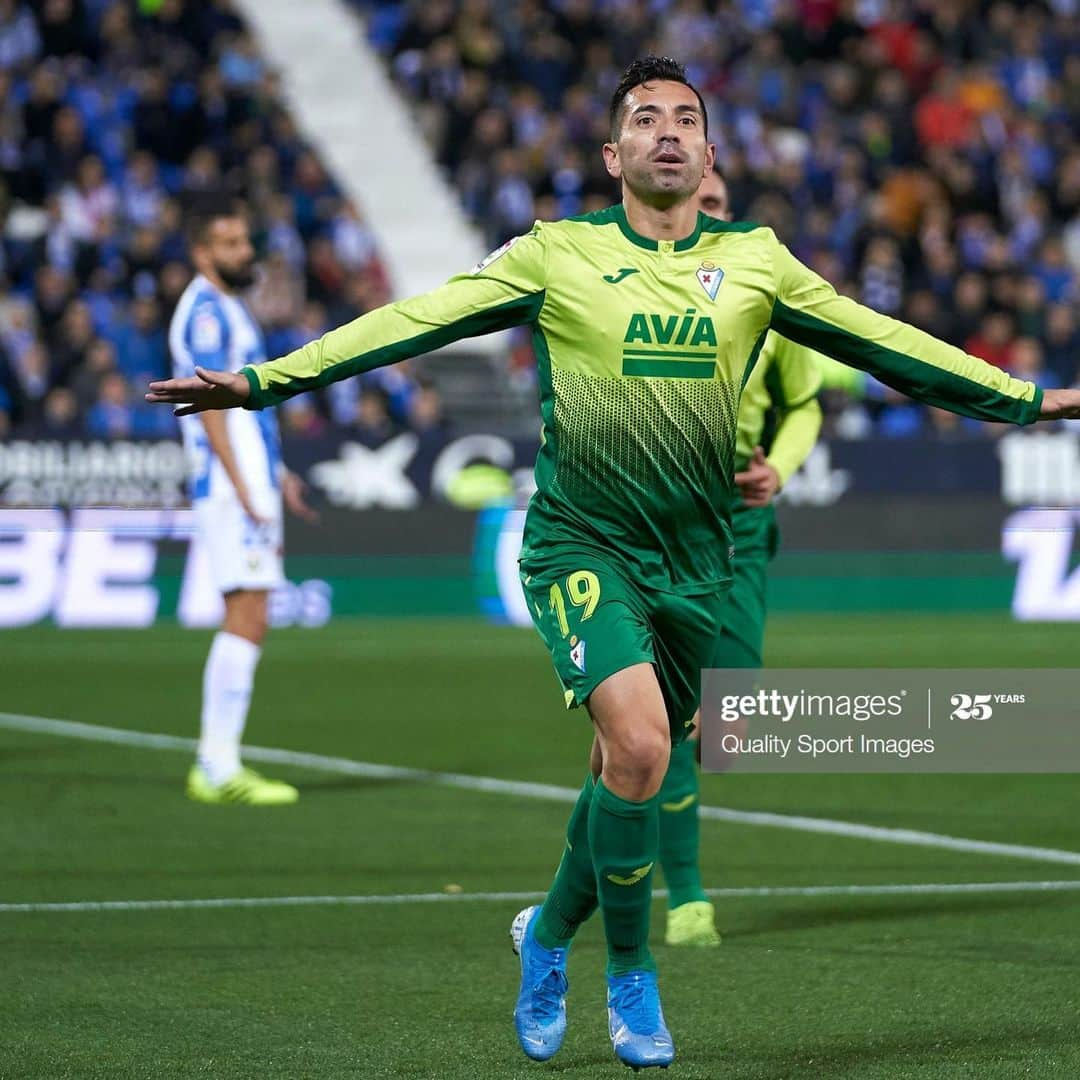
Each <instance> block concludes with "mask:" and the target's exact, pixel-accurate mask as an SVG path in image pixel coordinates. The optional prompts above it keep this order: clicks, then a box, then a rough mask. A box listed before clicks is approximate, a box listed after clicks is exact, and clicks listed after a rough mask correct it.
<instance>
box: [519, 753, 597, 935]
mask: <svg viewBox="0 0 1080 1080" xmlns="http://www.w3.org/2000/svg"><path fill="white" fill-rule="evenodd" d="M595 785H596V781H595V780H593V777H592V773H590V774H589V775H588V776H587V777H586V778H585V785H584V787H582V789H581V794H580V795H579V796H578V801H577V804H576V805H575V806H574V810H573V813H571V815H570V824H569V825H568V826H567V828H566V847H565V848H564V849H563V855H562V860H561V861H560V862H559V869H558V870H557V871H556V872H555V881H554V883H553V884H552V886H551V888H550V889H549V890H548V894H547V898H546V899H545V900H544V906H543V907H542V908H541V909H540V917H539V918H538V919H537V920H536V929H535V931H534V933H535V934H536V940H537V941H538V942H540V944H541V945H543V946H544V948H545V949H565V948H566V947H567V946H568V945H569V944H570V939H571V938H572V937H573V936H574V933H575V931H576V930H577V928H578V927H579V926H580V925H581V924H582V923H583V922H584V921H585V920H586V919H587V918H588V917H589V916H590V915H591V914H592V913H593V912H594V911H595V910H596V871H595V870H593V860H592V853H591V852H590V850H589V806H590V805H591V803H592V800H593V788H594V787H595Z"/></svg>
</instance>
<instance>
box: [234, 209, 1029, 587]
mask: <svg viewBox="0 0 1080 1080" xmlns="http://www.w3.org/2000/svg"><path fill="white" fill-rule="evenodd" d="M521 324H529V325H531V327H532V333H533V343H534V347H535V352H536V357H537V364H538V368H539V385H540V411H541V415H542V421H543V430H542V442H541V447H540V452H539V454H538V456H537V462H536V485H537V492H536V495H535V496H534V498H533V500H532V502H531V504H530V507H529V514H528V518H527V523H526V531H525V541H524V546H523V549H522V557H523V561H527V560H528V559H529V557H530V555H531V554H539V553H542V552H543V551H544V550H545V549H546V548H548V547H550V546H552V545H556V544H559V545H562V544H571V545H577V546H579V547H582V548H586V549H595V550H596V551H597V553H598V554H602V555H604V556H606V557H608V558H613V559H616V560H618V561H619V562H620V563H621V565H623V566H624V567H625V568H626V570H627V571H628V572H629V573H631V574H632V575H633V576H634V578H635V580H636V581H637V582H638V583H639V584H641V585H642V586H644V587H647V588H655V589H661V590H666V591H673V592H678V593H682V594H695V593H704V592H709V591H712V590H714V589H717V588H720V587H723V585H724V584H725V583H726V582H727V581H728V580H729V578H730V535H731V530H730V521H729V505H730V502H731V495H732V473H733V466H734V459H735V444H736V432H737V416H738V409H739V399H740V395H741V392H742V388H743V385H744V383H745V382H746V379H747V377H748V375H749V373H750V371H751V369H752V367H753V365H754V362H755V361H756V360H757V358H758V354H759V353H760V351H761V349H762V346H763V344H764V342H765V338H766V335H767V333H768V331H769V329H770V328H772V329H775V330H776V331H777V332H778V333H780V334H781V335H783V336H784V337H785V338H788V339H790V340H791V341H794V342H796V343H798V344H801V345H805V346H807V347H808V348H811V349H816V350H819V351H821V352H823V353H825V354H827V355H830V356H833V357H835V358H836V359H838V360H842V361H843V362H844V363H847V364H851V365H853V366H855V367H859V368H862V369H864V370H866V371H869V372H871V373H872V374H874V375H875V376H876V377H877V378H879V379H880V380H881V381H882V382H885V383H888V384H889V385H891V386H893V387H895V388H896V389H898V390H901V391H902V392H904V393H906V394H908V395H910V396H911V397H914V398H918V399H919V400H922V401H926V402H928V403H930V404H933V405H940V406H942V407H944V408H947V409H952V410H953V411H955V412H960V413H964V414H965V415H968V416H974V417H978V418H980V419H986V420H1003V421H1010V422H1013V423H1020V424H1023V423H1029V422H1031V421H1033V420H1035V419H1036V417H1037V416H1038V413H1039V406H1040V402H1041V392H1040V391H1039V390H1038V389H1037V388H1036V387H1035V386H1034V385H1033V384H1032V383H1029V382H1022V381H1020V380H1017V379H1013V378H1011V377H1009V376H1008V375H1006V374H1005V373H1004V372H1002V371H1001V370H999V369H998V368H995V367H992V366H991V365H989V364H987V363H984V362H983V361H982V360H979V359H977V358H976V357H973V356H969V355H967V354H966V353H964V352H962V351H961V350H959V349H956V348H954V347H952V346H950V345H946V344H944V343H943V342H941V341H938V340H937V339H935V338H933V337H931V336H929V335H928V334H925V333H923V332H922V331H920V330H916V329H914V328H913V327H910V326H907V325H905V324H904V323H900V322H897V321H896V320H894V319H891V318H888V317H886V316H884V315H880V314H878V313H876V312H874V311H872V310H870V309H868V308H865V307H862V306H860V305H859V304H857V303H855V302H854V301H852V300H850V299H848V298H846V297H842V296H839V295H837V293H836V291H835V290H834V289H833V288H832V286H831V285H829V284H828V282H826V281H825V280H824V279H822V278H821V277H819V276H818V275H817V274H815V273H813V272H812V271H811V270H809V269H807V267H805V266H803V265H802V264H801V263H800V262H799V261H798V260H797V259H795V258H794V256H792V255H791V253H790V252H789V251H788V250H787V249H786V248H785V247H784V246H783V245H781V244H780V243H779V242H778V240H777V239H776V236H775V235H774V233H773V232H772V230H771V229H767V228H762V227H759V226H757V225H754V224H752V223H746V222H724V221H717V220H714V219H712V218H709V217H707V216H705V215H704V214H699V215H698V217H697V223H696V225H695V228H694V230H693V232H692V233H691V234H690V235H689V236H687V237H685V238H684V239H682V240H679V241H670V240H663V241H657V240H651V239H648V238H647V237H644V236H641V235H640V234H638V233H636V232H635V231H634V230H633V229H632V228H631V227H630V224H629V223H628V221H627V218H626V213H625V211H624V209H623V207H622V206H613V207H609V208H608V209H606V210H600V211H596V212H594V213H591V214H585V215H583V216H581V217H578V218H571V219H568V220H565V221H559V222H554V223H540V222H538V223H537V224H536V225H535V226H534V228H533V230H532V231H531V232H530V233H528V234H527V235H525V236H521V237H517V238H516V239H514V240H511V241H510V242H509V243H507V244H505V245H504V246H503V247H502V248H500V249H499V250H498V251H496V252H493V253H492V254H491V255H490V256H489V257H488V258H486V259H484V260H483V262H481V263H480V264H479V265H478V266H477V267H475V268H474V269H473V270H472V271H471V272H470V273H465V274H459V275H457V276H455V277H453V278H451V279H450V280H449V281H448V282H447V283H446V284H445V285H442V286H440V287H439V288H438V289H435V290H433V291H432V292H429V293H426V294H424V295H422V296H417V297H413V298H412V299H408V300H401V301H398V302H396V303H393V304H388V305H386V306H385V307H382V308H379V309H377V310H375V311H372V312H369V313H368V314H366V315H363V316H361V317H360V318H359V319H356V320H354V321H353V322H351V323H348V324H346V325H345V326H342V327H339V328H338V329H336V330H332V331H330V332H329V333H327V334H325V335H323V337H321V338H319V339H318V340H316V341H313V342H311V343H310V344H308V345H305V346H304V347H303V348H301V349H298V350H296V351H295V352H292V353H289V354H288V355H287V356H284V357H281V358H280V359H278V360H273V361H270V362H269V363H266V364H261V365H259V366H257V367H249V368H245V369H244V374H245V375H246V377H247V379H248V383H249V386H250V390H251V395H250V398H249V401H248V407H250V408H262V407H264V406H267V405H276V404H278V403H280V402H281V401H284V400H285V399H286V398H288V397H291V396H292V395H294V394H298V393H301V392H303V391H305V390H311V389H314V388H316V387H320V386H325V385H326V384H328V383H331V382H334V381H335V380H338V379H344V378H347V377H349V376H351V375H356V374H358V373H360V372H363V371H368V370H370V369H372V368H375V367H378V366H380V365H382V364H390V363H394V362H395V361H398V360H402V359H405V358H406V357H410V356H416V355H418V354H420V353H425V352H429V351H431V350H433V349H436V348H439V347H441V346H444V345H447V344H449V343H450V342H453V341H456V340H458V339H460V338H464V337H468V336H474V335H478V334H485V333H490V332H491V331H494V330H500V329H504V328H507V327H510V326H515V325H521Z"/></svg>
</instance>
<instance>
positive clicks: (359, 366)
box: [146, 225, 547, 416]
mask: <svg viewBox="0 0 1080 1080" xmlns="http://www.w3.org/2000/svg"><path fill="white" fill-rule="evenodd" d="M546 277H547V243H546V238H545V237H544V235H543V230H542V227H541V226H539V225H537V226H536V227H535V228H534V229H533V231H532V232H531V233H529V235H528V236H522V237H517V238H516V239H515V240H514V241H511V242H510V243H509V244H506V245H504V246H503V247H502V248H500V249H499V251H497V252H494V253H493V254H492V255H490V256H488V258H487V259H485V260H484V261H483V262H482V263H480V265H479V266H477V267H476V268H475V269H474V270H472V271H471V272H470V273H467V274H458V275H457V276H456V277H453V278H451V279H450V280H449V281H448V282H447V283H446V284H445V285H442V286H440V287H439V288H438V289H434V290H433V291H432V292H429V293H425V294H424V295H423V296H415V297H413V298H412V299H409V300H400V301H398V302H396V303H393V304H386V305H385V306H383V307H381V308H377V309H376V310H375V311H369V312H368V313H367V314H366V315H361V316H360V318H359V319H354V320H353V321H352V322H350V323H346V324H345V325H344V326H339V327H338V328H337V329H336V330H331V331H329V333H326V334H324V335H323V336H322V337H321V338H318V339H317V340H315V341H311V342H309V343H308V344H307V345H305V346H304V347H303V348H301V349H297V350H295V352H291V353H289V354H288V355H287V356H283V357H281V358H280V359H277V360H271V361H269V362H268V363H265V364H258V365H255V366H249V367H245V368H242V369H241V370H240V371H239V372H232V373H228V372H217V371H206V370H204V369H202V368H196V374H195V376H194V377H192V378H186V379H166V380H163V381H161V382H154V383H151V384H150V392H149V393H148V394H147V395H146V400H147V401H152V402H164V403H168V404H173V405H180V406H181V408H179V409H177V410H176V412H177V415H178V416H186V415H188V414H189V413H196V412H204V411H206V410H208V409H232V408H236V407H237V406H243V407H244V408H246V409H262V408H265V407H266V406H267V405H280V404H281V402H283V401H285V400H287V399H288V398H290V397H293V396H294V395H296V394H302V393H303V392H304V391H305V390H315V389H317V388H319V387H321V386H326V385H327V384H329V383H332V382H337V381H338V380H339V379H347V378H349V377H350V376H352V375H358V374H360V373H362V372H365V371H371V370H372V368H377V367H382V366H383V365H385V364H393V363H396V362H397V361H399V360H405V359H407V358H408V357H410V356H418V355H420V354H421V353H426V352H431V351H433V350H434V349H439V348H442V346H444V345H449V344H450V343H451V342H453V341H457V340H459V339H461V338H464V337H477V336H479V335H481V334H490V333H492V332H493V331H495V330H504V329H506V328H507V327H510V326H517V325H519V324H521V323H527V322H532V321H534V320H535V319H536V318H537V317H538V316H539V314H540V309H541V308H542V307H543V303H544V286H545V281H546Z"/></svg>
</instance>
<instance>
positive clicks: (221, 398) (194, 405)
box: [146, 367, 251, 416]
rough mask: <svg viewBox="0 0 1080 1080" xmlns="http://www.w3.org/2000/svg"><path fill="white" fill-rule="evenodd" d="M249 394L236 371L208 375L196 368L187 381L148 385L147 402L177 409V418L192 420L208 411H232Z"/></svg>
mask: <svg viewBox="0 0 1080 1080" xmlns="http://www.w3.org/2000/svg"><path fill="white" fill-rule="evenodd" d="M250 393H251V388H250V387H249V386H248V381H247V378H246V377H245V376H244V375H242V374H241V373H240V372H239V371H211V370H209V369H208V368H201V367H197V368H196V369H195V376H194V377H193V378H187V379H162V380H160V381H159V382H152V383H151V384H150V392H149V393H148V394H147V395H146V400H147V401H150V402H153V403H154V404H166V405H179V406H181V407H180V408H179V409H176V410H174V413H175V415H176V416H191V415H192V414H193V413H201V412H207V411H208V410H210V409H235V408H237V407H238V406H240V405H243V404H244V402H245V401H247V399H248V395H249V394H250Z"/></svg>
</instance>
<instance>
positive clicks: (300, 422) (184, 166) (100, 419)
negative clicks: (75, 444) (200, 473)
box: [0, 0, 1080, 439]
mask: <svg viewBox="0 0 1080 1080" xmlns="http://www.w3.org/2000/svg"><path fill="white" fill-rule="evenodd" d="M353 2H354V4H356V5H357V7H358V8H359V9H360V10H361V11H362V12H363V14H364V15H365V17H366V19H367V26H368V32H369V36H370V38H371V40H372V42H373V43H374V44H375V46H376V47H377V48H378V49H379V50H381V51H382V52H383V53H384V54H385V56H386V60H387V63H388V65H389V69H390V71H391V72H392V75H393V77H394V79H395V80H396V82H397V84H398V85H399V86H400V87H401V88H402V90H403V91H404V92H405V93H406V94H407V95H409V96H410V98H411V99H412V100H413V102H414V104H415V108H416V113H417V116H418V118H419V120H420V123H421V125H422V127H423V128H424V130H425V132H426V133H427V135H428V137H429V138H430V140H431V142H432V144H433V147H434V149H435V153H436V155H437V158H438V160H439V162H440V164H441V165H442V167H443V168H444V169H445V170H446V172H447V174H448V175H449V176H450V178H451V179H452V181H453V183H454V184H455V185H456V187H457V189H458V191H459V192H460V195H461V198H462V200H463V203H464V205H465V206H466V208H467V209H468V211H469V213H470V214H471V215H472V217H473V218H474V219H475V220H476V221H477V222H479V223H481V224H482V225H483V227H484V228H485V230H486V231H487V233H488V236H489V239H490V242H491V245H492V247H494V246H496V245H497V244H499V243H501V242H502V241H503V240H504V239H506V238H507V237H508V236H511V235H514V234H515V233H519V232H522V231H525V230H527V229H528V228H529V226H530V225H531V223H532V221H533V220H534V218H537V217H539V218H543V219H554V218H559V217H564V216H568V215H572V214H576V213H580V212H582V211H586V210H589V209H593V208H597V207H600V206H604V205H607V204H608V203H610V202H612V201H613V200H614V199H615V198H616V197H617V193H616V192H615V190H614V188H613V186H612V184H611V182H610V180H609V178H608V177H607V176H606V174H605V173H604V171H603V167H602V163H601V159H600V155H599V154H598V153H597V146H598V144H599V143H600V142H602V141H604V139H605V138H606V135H607V100H608V96H609V94H610V90H611V87H612V86H613V85H614V84H615V82H616V81H617V78H618V74H619V72H620V70H621V69H622V67H623V66H624V65H625V64H626V63H627V62H628V61H629V60H630V59H632V58H633V57H635V56H637V55H639V54H641V53H644V52H648V51H657V52H661V53H669V54H671V55H674V56H677V57H679V58H680V59H682V60H684V61H685V62H686V63H687V65H688V68H689V74H690V77H691V78H692V79H693V80H694V82H695V83H696V84H697V85H699V86H700V87H701V88H702V90H703V93H704V94H705V97H706V101H707V103H708V106H709V112H710V124H711V127H710V136H711V138H712V139H714V140H715V141H716V143H717V145H718V148H719V156H718V158H719V163H720V165H721V167H722V170H723V172H724V175H725V177H726V179H727V182H728V186H729V189H730V193H731V200H732V205H733V210H734V212H735V215H736V216H737V217H741V218H748V219H752V220H756V221H760V222H762V223H764V224H768V225H771V226H772V227H774V228H775V229H776V230H777V232H778V234H779V235H780V236H781V238H782V239H784V240H785V241H786V242H787V243H788V244H789V245H790V246H791V247H792V249H793V250H794V251H795V253H796V254H797V255H798V256H799V257H800V258H801V259H803V260H804V261H805V262H807V263H808V264H809V265H811V266H813V267H814V268H815V269H817V270H818V271H819V272H821V273H822V274H823V275H824V276H826V277H827V278H829V279H830V280H831V281H833V282H834V283H836V284H837V286H838V288H840V290H841V291H843V292H846V293H848V294H850V295H852V296H854V297H856V298H858V299H860V300H862V301H863V302H865V303H867V304H869V305H870V306H872V307H874V308H876V309H878V310H880V311H883V312H886V313H889V314H895V315H896V316H898V317H900V318H903V319H906V320H908V321H910V322H912V323H914V324H916V325H918V326H921V327H924V328H925V329H927V330H929V331H931V332H932V333H935V334H937V335H938V336H940V337H943V338H945V339H946V340H948V341H951V342H953V343H954V344H956V345H959V346H961V347H963V348H965V349H967V350H968V351H970V352H973V353H975V354H976V355H978V356H981V357H983V358H985V359H987V360H989V361H990V362H991V363H994V364H997V365H999V366H1001V367H1003V368H1007V369H1008V370H1010V371H1012V372H1014V373H1016V374H1018V375H1022V376H1023V377H1025V378H1030V379H1034V380H1035V381H1037V382H1040V383H1047V384H1050V383H1053V384H1060V385H1071V384H1072V383H1074V382H1075V381H1076V380H1077V355H1078V347H1080V324H1078V319H1077V315H1076V303H1077V300H1078V299H1080V138H1078V136H1077V132H1078V130H1080V17H1078V3H1077V0H1049V2H1047V3H1038V2H1024V3H1019V2H1017V3H1011V2H1008V0H993V2H982V0H955V2H953V3H949V4H941V3H936V2H934V0H728V2H706V0H648V2H645V0H640V2H639V0H549V2H541V0H500V2H499V3H498V4H496V3H494V0H456V2H455V0H425V2H423V3H419V2H405V0H353ZM220 186H228V187H231V188H233V189H234V190H236V191H237V192H238V193H240V194H243V195H244V196H245V197H246V198H247V199H248V200H249V203H250V206H251V209H252V213H253V221H254V227H255V235H256V239H257V245H258V248H259V250H260V253H261V255H262V258H263V272H262V275H261V278H260V282H259V284H258V286H257V288H256V289H255V291H254V293H253V295H252V297H251V300H250V303H251V306H252V308H253V310H254V312H255V314H256V316H257V318H258V319H259V321H260V322H261V324H262V325H263V327H264V328H265V330H266V333H267V347H268V351H269V353H270V354H271V355H277V354H280V353H282V352H285V351H287V350H289V349H291V348H294V347H296V346H298V345H300V344H302V343H303V342H304V341H307V340H309V339H310V338H311V337H313V336H316V335H318V334H319V333H321V332H322V331H323V330H325V329H326V328H328V327H329V326H331V325H336V324H338V323H340V322H343V321H345V320H347V319H349V318H351V317H353V316H354V315H356V314H359V313H360V312H362V311H364V310H367V309H368V308H370V307H372V306H374V305H377V304H379V303H382V302H384V301H385V300H386V299H387V298H388V285H387V279H386V274H385V271H384V268H383V266H382V264H381V262H380V260H379V257H378V252H377V250H376V245H375V242H374V238H373V234H372V231H371V229H370V228H369V227H368V225H367V223H366V222H365V221H364V219H363V216H362V214H361V213H360V211H359V210H358V209H357V208H356V207H355V206H354V205H353V204H352V203H350V202H349V200H348V199H347V198H346V197H344V196H343V194H342V192H341V191H340V189H339V188H338V186H337V185H336V184H335V182H334V179H333V177H331V176H330V175H329V174H328V172H327V171H326V169H325V168H324V167H323V165H322V164H321V162H320V161H319V158H318V156H317V155H316V154H315V153H314V152H313V151H312V150H311V148H310V147H309V146H308V145H307V144H306V143H305V142H304V140H303V138H302V137H301V135H300V134H299V133H298V131H297V128H296V125H295V123H294V121H293V119H292V118H291V116H290V115H289V113H288V111H287V110H286V109H285V108H284V106H283V105H282V103H281V100H280V95H279V89H278V85H277V77H276V74H275V72H274V71H273V69H272V68H271V67H270V66H269V65H268V64H267V63H266V61H265V60H264V59H263V58H262V57H261V56H260V54H259V52H258V49H257V47H256V44H255V42H254V40H253V38H252V36H251V35H250V33H249V32H248V30H247V28H246V27H245V25H244V23H243V20H242V19H241V18H240V16H239V14H238V13H237V11H236V10H235V8H234V7H233V4H232V3H231V0H202V2H195V0H41V2H39V3H34V4H28V3H24V2H21V0H0V437H4V436H6V435H9V434H15V433H17V434H25V435H29V436H50V435H53V436H66V435H77V434H88V435H93V436H104V437H119V436H123V435H129V434H135V435H138V434H162V435H167V434H171V433H172V431H173V420H172V418H171V417H170V416H169V415H168V414H167V413H166V414H165V415H162V411H160V410H152V409H147V408H145V407H144V406H143V404H142V403H141V396H140V394H139V392H138V388H139V387H141V386H142V385H143V384H144V383H145V382H146V380H147V378H149V377H154V376H158V375H161V374H163V373H164V372H165V371H166V370H167V366H168V355H167V353H168V350H167V342H166V328H167V324H168V318H169V315H170V314H171V311H172V307H173V305H174V304H175V301H176V299H177V298H178V296H179V294H180V293H181V291H182V290H183V288H184V286H185V285H186V283H187V280H188V274H189V271H188V269H187V265H186V261H185V246H184V239H183V234H182V207H183V202H184V197H185V194H186V193H189V192H194V191H199V190H202V189H205V188H209V187H220ZM510 367H511V371H510V375H511V377H512V378H514V379H515V380H519V381H520V380H522V379H526V380H527V379H528V378H529V377H530V376H531V373H532V370H533V360H532V356H531V351H530V348H529V346H528V341H527V336H526V335H524V334H523V335H521V337H520V338H519V339H518V344H517V347H516V348H515V349H514V351H513V354H512V358H511V362H510ZM830 398H831V400H827V401H826V404H827V406H830V408H828V421H827V427H826V430H827V431H830V432H831V433H833V434H836V435H841V436H843V435H848V436H857V435H865V434H869V433H877V434H880V435H883V436H897V437H899V436H908V435H913V434H923V433H927V432H939V433H942V434H945V435H954V434H957V433H960V434H964V433H972V432H979V431H984V430H987V429H986V427H985V426H984V425H978V424H974V423H968V422H967V421H962V420H958V419H956V418H954V417H953V416H951V415H950V414H945V413H939V412H937V411H935V410H927V409H924V408H923V407H921V406H917V405H914V404H913V403H911V402H908V401H906V400H904V399H902V398H901V397H899V396H898V395H896V394H894V393H893V392H892V391H890V390H888V389H887V388H885V387H882V386H880V385H878V384H876V383H874V381H873V380H864V381H861V382H859V383H858V384H856V386H855V387H854V388H853V387H849V388H848V391H847V392H833V393H832V394H831V395H827V399H830ZM283 419H284V423H285V425H286V428H287V429H288V430H291V431H293V432H294V433H298V434H311V433H318V432H320V431H322V430H324V429H325V428H326V427H327V425H330V424H345V425H348V426H350V427H353V428H355V429H356V430H357V432H358V434H359V435H361V436H362V437H364V438H372V439H376V438H378V437H380V433H382V432H386V431H393V430H397V428H398V427H399V426H402V425H406V426H415V427H418V428H430V427H431V426H438V425H440V424H442V423H444V418H443V410H442V405H441V403H440V401H439V399H438V395H437V393H436V392H435V390H434V389H432V388H431V387H429V386H425V385H422V384H420V383H418V382H417V380H416V379H415V378H414V377H413V376H412V375H411V374H410V373H409V371H408V369H407V368H405V369H395V370H394V371H392V372H390V373H379V374H377V375H373V376H370V377H369V378H368V379H367V381H366V382H365V383H364V384H363V385H362V386H359V387H357V386H354V385H352V384H345V386H344V387H343V388H341V389H337V388H335V393H334V394H333V395H329V394H328V395H324V396H322V397H320V398H318V399H317V400H315V401H305V400H299V399H298V400H296V401H295V402H293V403H291V404H290V406H289V408H288V409H287V410H285V413H284V417H283Z"/></svg>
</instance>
